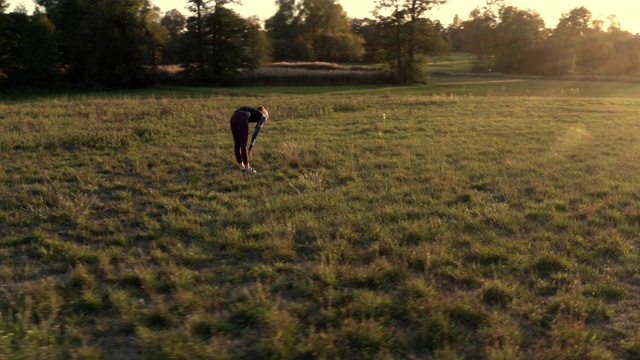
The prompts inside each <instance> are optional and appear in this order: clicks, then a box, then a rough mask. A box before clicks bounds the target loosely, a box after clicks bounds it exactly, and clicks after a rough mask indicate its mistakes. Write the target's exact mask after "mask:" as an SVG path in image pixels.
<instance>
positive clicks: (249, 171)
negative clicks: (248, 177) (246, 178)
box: [242, 168, 256, 174]
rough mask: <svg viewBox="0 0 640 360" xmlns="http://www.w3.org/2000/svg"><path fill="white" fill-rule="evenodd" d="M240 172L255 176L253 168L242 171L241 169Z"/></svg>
mask: <svg viewBox="0 0 640 360" xmlns="http://www.w3.org/2000/svg"><path fill="white" fill-rule="evenodd" d="M242 172H243V173H245V174H255V173H256V170H255V169H253V168H244V169H242Z"/></svg>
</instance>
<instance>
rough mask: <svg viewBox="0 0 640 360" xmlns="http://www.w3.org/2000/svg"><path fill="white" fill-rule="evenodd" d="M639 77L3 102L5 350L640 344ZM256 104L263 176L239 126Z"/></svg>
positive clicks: (570, 353)
mask: <svg viewBox="0 0 640 360" xmlns="http://www.w3.org/2000/svg"><path fill="white" fill-rule="evenodd" d="M639 99H640V84H633V83H605V82H565V81H551V80H524V79H506V78H482V77H465V78H461V77H434V79H433V83H432V84H430V85H428V86H413V87H364V86H360V87H279V88H260V87H254V88H235V89H233V88H232V89H229V88H227V89H222V88H215V89H214V88H179V87H163V88H158V89H154V90H148V91H119V92H109V93H96V94H75V95H60V94H56V95H48V96H41V97H35V96H32V97H29V98H26V97H21V98H12V99H11V100H7V99H4V100H2V101H0V257H1V258H2V259H3V260H2V262H0V358H2V359H4V358H7V359H67V358H78V359H100V358H104V359H138V358H143V359H209V358H218V359H224V358H229V359H231V358H233V359H237V358H245V359H253V358H276V359H279V358H283V359H284V358H293V359H298V358H326V359H337V358H344V359H351V358H358V357H359V358H363V359H368V358H380V359H392V358H399V359H403V358H434V359H638V358H640V331H639V330H638V326H637V324H638V323H640V311H639V310H638V309H640V275H639V274H638V269H639V268H640V253H639V251H638V248H639V246H640V241H639V239H640V207H638V203H640V162H638V159H640V122H638V113H639V112H640V100H639ZM242 105H252V106H258V105H264V106H266V107H267V108H268V109H269V112H270V114H271V119H270V120H269V122H268V123H267V125H266V127H265V128H264V129H263V131H262V132H261V134H260V137H259V138H258V141H257V145H256V148H255V151H254V152H255V154H254V158H253V162H252V164H253V166H254V167H255V168H256V169H257V170H258V173H257V174H256V175H254V176H246V175H243V174H241V173H240V172H239V171H238V170H237V169H236V165H235V164H234V160H233V156H232V152H231V145H232V144H231V142H232V141H231V135H230V131H229V125H228V121H229V120H228V119H229V117H230V115H231V113H232V112H233V110H234V109H235V108H237V107H239V106H242Z"/></svg>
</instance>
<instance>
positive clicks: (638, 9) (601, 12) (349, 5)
mask: <svg viewBox="0 0 640 360" xmlns="http://www.w3.org/2000/svg"><path fill="white" fill-rule="evenodd" d="M151 1H152V2H153V3H154V4H155V5H156V6H158V7H160V9H161V10H162V12H163V13H164V12H166V11H168V10H171V9H177V10H178V11H180V12H182V13H183V14H187V13H188V11H187V10H186V9H185V6H186V4H187V1H186V0H151ZM506 2H507V3H508V4H511V5H513V6H515V7H517V8H519V9H523V10H526V9H531V10H534V11H536V12H538V13H539V14H540V15H541V16H542V18H543V19H544V21H545V24H546V26H547V27H548V28H554V27H555V26H556V25H557V24H558V19H560V17H561V16H562V13H567V12H569V11H571V9H574V8H577V7H580V6H584V7H586V8H587V9H589V10H590V11H591V13H592V14H593V17H594V18H596V19H602V20H605V23H607V21H606V19H607V16H609V15H615V16H616V17H617V20H618V22H619V23H620V24H621V27H622V29H624V30H627V31H630V32H632V33H634V34H636V33H640V2H638V1H637V0H536V1H531V0H507V1H506ZM274 3H275V1H273V0H242V5H241V6H231V7H232V8H233V9H234V10H235V11H237V12H238V13H239V14H240V15H242V16H244V17H249V16H253V15H257V16H258V17H259V18H260V19H261V20H266V19H268V18H270V17H271V16H272V15H273V14H274V13H275V12H276V10H277V8H276V7H275V5H274ZM339 3H340V4H341V5H342V8H343V9H344V10H345V11H346V12H347V15H348V16H349V17H351V18H365V17H369V18H371V17H372V15H371V11H373V8H374V6H375V5H374V4H375V2H374V1H373V0H339ZM9 4H10V6H9V11H13V9H14V8H15V6H17V5H19V4H23V5H24V6H25V7H26V8H27V10H28V11H29V12H31V11H33V7H34V5H33V0H9ZM484 4H485V1H484V0H449V1H448V3H447V4H446V5H442V6H440V7H439V8H437V9H434V10H433V11H432V12H431V13H430V14H428V17H429V18H432V19H437V20H440V22H441V23H443V24H444V25H449V24H450V23H451V22H452V20H453V17H454V16H455V15H456V14H458V15H459V16H460V18H461V19H462V20H466V19H467V17H468V15H469V13H470V12H471V10H473V9H474V8H476V7H482V6H483V5H484Z"/></svg>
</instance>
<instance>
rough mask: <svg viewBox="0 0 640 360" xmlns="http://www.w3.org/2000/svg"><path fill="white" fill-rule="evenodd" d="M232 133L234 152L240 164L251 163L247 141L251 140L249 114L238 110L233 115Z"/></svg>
mask: <svg viewBox="0 0 640 360" xmlns="http://www.w3.org/2000/svg"><path fill="white" fill-rule="evenodd" d="M230 123H231V133H232V134H233V153H234V154H235V155H236V161H238V164H240V163H243V164H245V165H247V164H249V154H248V151H247V141H248V140H249V115H248V114H247V113H244V112H241V111H236V112H235V113H233V116H231V121H230Z"/></svg>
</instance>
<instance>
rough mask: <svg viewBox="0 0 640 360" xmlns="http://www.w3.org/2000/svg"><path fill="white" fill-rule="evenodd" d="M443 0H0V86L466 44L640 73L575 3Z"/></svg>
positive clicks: (116, 83)
mask: <svg viewBox="0 0 640 360" xmlns="http://www.w3.org/2000/svg"><path fill="white" fill-rule="evenodd" d="M446 1H447V0H377V1H375V3H374V5H372V6H373V9H372V13H373V16H372V18H365V19H351V18H349V17H348V16H347V14H346V12H345V11H344V10H343V8H342V6H341V5H340V4H339V2H338V1H336V0H275V4H276V7H277V11H276V13H275V14H274V15H273V16H271V17H270V18H268V19H267V20H266V21H265V22H264V26H262V25H261V24H260V21H259V20H258V17H256V16H253V17H250V18H243V17H241V16H240V15H239V14H237V13H236V12H235V11H233V10H232V9H230V7H229V5H230V4H234V3H238V0H188V3H187V4H188V5H187V8H186V9H185V10H186V14H184V13H183V11H184V10H183V11H180V10H177V9H172V10H170V11H167V12H166V13H164V14H162V13H161V12H160V9H159V8H158V7H155V6H154V5H153V3H152V2H151V1H150V0H36V4H37V6H36V10H35V11H34V13H33V14H32V15H28V14H27V13H26V11H25V10H24V9H20V8H18V9H16V10H14V11H13V12H11V13H7V8H8V3H7V0H0V88H2V89H8V88H15V87H47V86H56V85H59V84H71V85H73V86H96V85H97V86H103V87H141V86H151V85H153V84H154V81H155V80H156V78H155V77H154V76H155V75H154V74H157V73H158V72H157V69H158V67H159V66H160V65H163V64H180V65H181V68H182V69H183V71H181V72H180V76H181V78H182V79H183V81H184V83H188V84H202V85H210V84H228V83H232V82H233V79H234V78H235V76H237V75H238V74H239V73H247V72H250V71H252V70H255V69H257V68H259V67H260V66H263V65H264V64H267V63H269V62H271V61H328V62H353V61H364V62H371V63H386V64H388V66H389V68H390V69H391V70H392V71H393V73H394V74H395V77H396V80H397V81H398V83H403V84H409V83H415V82H420V81H423V80H424V79H425V78H426V74H427V73H426V69H427V66H426V65H427V62H428V61H429V59H430V58H433V57H445V56H446V55H447V54H448V53H449V52H450V51H464V52H468V53H471V54H472V55H473V56H474V59H475V70H477V71H496V72H503V73H510V74H530V75H542V76H562V75H567V74H579V75H581V74H588V75H610V76H638V75H639V74H640V35H638V34H635V35H634V34H631V33H629V32H626V31H623V30H621V29H620V26H619V24H617V23H616V22H615V19H614V18H610V19H609V23H608V24H605V23H604V22H603V21H602V20H596V19H593V16H592V14H591V12H590V11H589V10H588V9H586V8H584V7H580V8H575V9H572V10H570V11H569V12H567V13H565V14H563V15H562V17H561V18H560V19H559V22H558V24H557V26H556V27H555V28H553V29H550V28H547V27H546V26H545V24H544V21H543V20H542V18H541V17H540V15H539V14H538V13H536V12H535V11H532V10H522V9H518V8H516V7H513V6H506V5H504V1H503V0H488V1H487V5H486V6H485V7H483V8H476V9H475V10H473V11H472V12H471V13H470V14H469V16H468V18H467V20H461V19H460V18H459V17H456V18H455V19H454V21H453V23H452V24H451V25H449V26H443V25H442V24H441V23H440V22H439V21H437V20H431V19H430V18H429V17H428V15H429V12H430V10H432V9H433V8H434V7H436V6H439V5H442V4H444V3H446Z"/></svg>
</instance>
